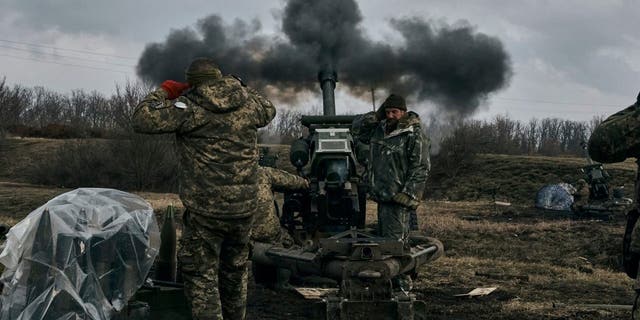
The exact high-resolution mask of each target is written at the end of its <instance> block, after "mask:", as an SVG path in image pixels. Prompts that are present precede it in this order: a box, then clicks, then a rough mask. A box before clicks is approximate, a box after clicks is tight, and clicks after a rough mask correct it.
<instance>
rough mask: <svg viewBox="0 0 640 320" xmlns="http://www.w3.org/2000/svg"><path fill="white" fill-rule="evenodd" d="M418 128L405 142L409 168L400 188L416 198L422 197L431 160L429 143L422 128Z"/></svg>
mask: <svg viewBox="0 0 640 320" xmlns="http://www.w3.org/2000/svg"><path fill="white" fill-rule="evenodd" d="M419 130H420V131H419V132H416V133H415V134H412V135H411V138H410V139H409V141H408V143H407V157H408V158H409V170H408V172H407V178H406V180H405V184H404V187H403V188H402V192H403V193H406V194H408V195H409V196H411V197H412V198H413V199H416V200H420V199H421V198H422V193H423V192H424V188H425V184H426V181H427V177H428V175H429V170H431V160H430V159H429V152H430V149H431V143H430V141H429V138H427V136H426V135H425V134H424V133H423V132H422V130H421V129H419Z"/></svg>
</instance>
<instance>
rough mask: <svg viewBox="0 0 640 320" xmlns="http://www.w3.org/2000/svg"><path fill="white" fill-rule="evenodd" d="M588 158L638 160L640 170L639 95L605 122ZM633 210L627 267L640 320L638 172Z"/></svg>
mask: <svg viewBox="0 0 640 320" xmlns="http://www.w3.org/2000/svg"><path fill="white" fill-rule="evenodd" d="M589 156H590V157H591V158H592V159H593V160H595V161H598V162H603V163H612V162H620V161H624V160H625V159H626V158H636V159H637V162H638V165H639V168H640V94H638V98H637V100H636V103H635V104H633V105H631V106H629V107H628V108H626V109H624V110H622V111H620V112H618V113H615V114H614V115H612V116H610V117H609V118H607V119H605V120H604V121H603V122H602V123H601V124H600V125H599V126H598V127H597V128H596V129H595V130H594V131H593V133H592V134H591V137H590V138H589ZM636 174H637V177H636V185H635V196H634V197H635V198H634V208H633V209H632V210H631V211H629V213H627V228H626V230H625V235H624V241H623V255H624V260H623V261H624V267H625V271H626V272H627V275H629V276H630V277H632V278H634V279H636V285H635V290H636V300H635V303H634V305H633V315H632V318H633V319H640V309H639V308H638V304H639V302H640V301H639V299H640V277H638V261H639V259H640V230H639V228H640V224H638V223H636V222H637V220H638V216H640V211H639V210H638V204H637V203H638V200H640V196H639V195H640V194H639V192H640V172H637V173H636Z"/></svg>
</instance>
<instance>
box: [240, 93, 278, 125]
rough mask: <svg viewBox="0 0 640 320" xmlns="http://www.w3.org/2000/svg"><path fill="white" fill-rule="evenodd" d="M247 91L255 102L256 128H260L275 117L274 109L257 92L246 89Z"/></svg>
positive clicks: (271, 104)
mask: <svg viewBox="0 0 640 320" xmlns="http://www.w3.org/2000/svg"><path fill="white" fill-rule="evenodd" d="M247 91H248V93H249V95H250V96H251V98H252V99H253V101H254V102H255V108H256V116H257V120H258V123H257V127H258V128H262V127H264V126H266V125H268V124H269V122H271V120H273V118H274V117H275V116H276V107H275V106H274V105H273V103H271V101H269V100H268V99H267V98H265V97H263V96H262V95H261V94H260V93H258V91H256V90H254V89H251V88H247Z"/></svg>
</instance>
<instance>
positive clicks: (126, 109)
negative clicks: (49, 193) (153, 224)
mask: <svg viewBox="0 0 640 320" xmlns="http://www.w3.org/2000/svg"><path fill="white" fill-rule="evenodd" d="M149 90H150V88H148V87H145V86H143V85H142V84H139V83H126V84H124V85H123V86H116V89H115V92H114V93H113V94H112V95H110V96H105V95H103V94H101V93H99V92H96V91H93V92H86V91H83V90H75V91H72V92H71V93H70V94H60V93H57V92H54V91H51V90H48V89H45V88H43V87H35V88H28V87H24V86H20V85H14V86H13V87H10V86H8V85H6V82H5V80H4V79H2V80H1V81H0V138H1V137H2V136H3V135H4V134H6V133H9V134H10V135H13V136H23V137H28V136H32V137H33V136H35V137H48V138H109V139H90V140H88V139H67V140H66V141H65V145H64V147H63V148H60V149H59V150H58V151H57V152H56V153H55V154H53V155H51V156H50V157H38V158H36V159H34V162H35V163H34V165H33V166H31V167H32V172H30V173H29V174H28V176H29V180H30V181H32V182H35V183H42V184H55V185H61V186H66V187H79V186H92V185H93V186H98V185H99V186H103V187H115V188H120V189H135V190H153V191H165V192H173V191H176V190H177V181H176V177H177V170H178V165H179V164H178V159H177V157H176V155H175V152H174V148H175V137H174V136H173V135H160V136H153V135H141V134H136V133H134V132H133V130H132V128H131V122H130V119H131V116H132V113H133V111H134V110H135V106H136V105H137V104H138V102H139V101H140V100H141V99H142V98H143V97H144V96H145V95H146V94H147V92H149ZM308 113H310V114H319V113H320V108H319V107H316V108H313V110H312V111H310V112H308ZM301 116H302V112H300V111H298V110H291V109H279V110H278V114H277V116H276V118H275V119H274V120H273V121H272V122H271V123H270V124H269V125H268V126H267V127H266V128H264V129H263V130H261V131H260V133H261V134H260V140H259V142H260V143H272V144H289V143H290V142H291V141H293V140H294V139H296V138H298V137H300V136H302V135H303V133H304V130H305V128H304V127H303V126H302V125H301V123H300V117H301ZM423 121H424V122H425V126H426V128H427V131H428V135H429V136H430V138H431V140H432V148H433V152H432V153H433V155H432V158H433V159H432V160H433V161H432V163H433V169H434V171H433V178H437V176H439V175H440V176H448V177H453V176H456V174H457V172H458V171H459V170H460V169H461V168H463V167H464V166H465V165H467V164H469V163H470V162H471V161H472V160H473V156H474V155H475V154H478V153H498V154H513V155H516V154H519V155H522V154H525V155H546V156H582V155H583V149H582V146H581V143H582V142H583V141H585V140H586V139H588V137H589V135H590V134H591V132H592V131H593V129H594V127H595V126H596V125H597V124H598V123H599V122H601V121H602V118H594V119H593V120H592V121H585V122H580V121H572V120H562V119H557V118H545V119H532V120H530V121H528V122H521V121H517V120H513V119H510V118H509V117H508V116H497V117H495V118H493V119H491V120H472V119H467V120H457V121H443V120H442V119H436V118H431V119H423ZM0 151H2V150H0ZM438 172H440V173H438Z"/></svg>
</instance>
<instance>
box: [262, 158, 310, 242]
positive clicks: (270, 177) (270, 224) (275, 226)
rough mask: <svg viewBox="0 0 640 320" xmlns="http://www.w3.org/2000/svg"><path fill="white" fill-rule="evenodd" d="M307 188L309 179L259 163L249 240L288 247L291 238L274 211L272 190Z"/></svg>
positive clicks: (291, 240)
mask: <svg viewBox="0 0 640 320" xmlns="http://www.w3.org/2000/svg"><path fill="white" fill-rule="evenodd" d="M307 188H309V181H307V180H306V179H305V178H303V177H300V176H297V175H295V174H291V173H288V172H286V171H283V170H279V169H276V168H272V167H270V166H267V165H261V166H260V167H259V168H258V197H257V198H258V210H257V212H256V216H255V221H254V223H253V230H252V231H251V241H258V242H266V243H277V244H282V246H283V247H285V248H289V247H291V246H292V245H293V239H292V238H291V236H290V235H289V233H288V232H286V231H284V230H282V227H281V226H280V219H279V218H278V215H277V213H276V206H275V202H274V201H275V199H274V196H273V190H297V189H307Z"/></svg>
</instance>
